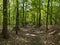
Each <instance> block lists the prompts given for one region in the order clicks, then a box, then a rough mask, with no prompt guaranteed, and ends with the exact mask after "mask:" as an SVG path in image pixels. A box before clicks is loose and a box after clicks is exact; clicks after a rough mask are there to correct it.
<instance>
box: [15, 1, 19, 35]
mask: <svg viewBox="0 0 60 45" xmlns="http://www.w3.org/2000/svg"><path fill="white" fill-rule="evenodd" d="M16 2H17V12H16V25H15V31H16V34H18V31H19V30H20V28H19V3H18V0H16Z"/></svg>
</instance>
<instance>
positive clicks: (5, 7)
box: [2, 0, 8, 39]
mask: <svg viewBox="0 0 60 45" xmlns="http://www.w3.org/2000/svg"><path fill="white" fill-rule="evenodd" d="M7 17H8V15H7V0H3V29H2V35H3V38H5V39H6V38H8V33H7V32H8V29H7V26H8V22H7Z"/></svg>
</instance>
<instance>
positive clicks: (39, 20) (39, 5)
mask: <svg viewBox="0 0 60 45" xmlns="http://www.w3.org/2000/svg"><path fill="white" fill-rule="evenodd" d="M40 26H41V1H40V0H39V27H40Z"/></svg>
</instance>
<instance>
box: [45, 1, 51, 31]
mask: <svg viewBox="0 0 60 45" xmlns="http://www.w3.org/2000/svg"><path fill="white" fill-rule="evenodd" d="M49 2H50V0H48V4H47V16H46V32H47V30H48V15H49V14H48V12H49Z"/></svg>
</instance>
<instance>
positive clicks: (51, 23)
mask: <svg viewBox="0 0 60 45" xmlns="http://www.w3.org/2000/svg"><path fill="white" fill-rule="evenodd" d="M52 8H53V7H52V0H51V15H50V25H52Z"/></svg>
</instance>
